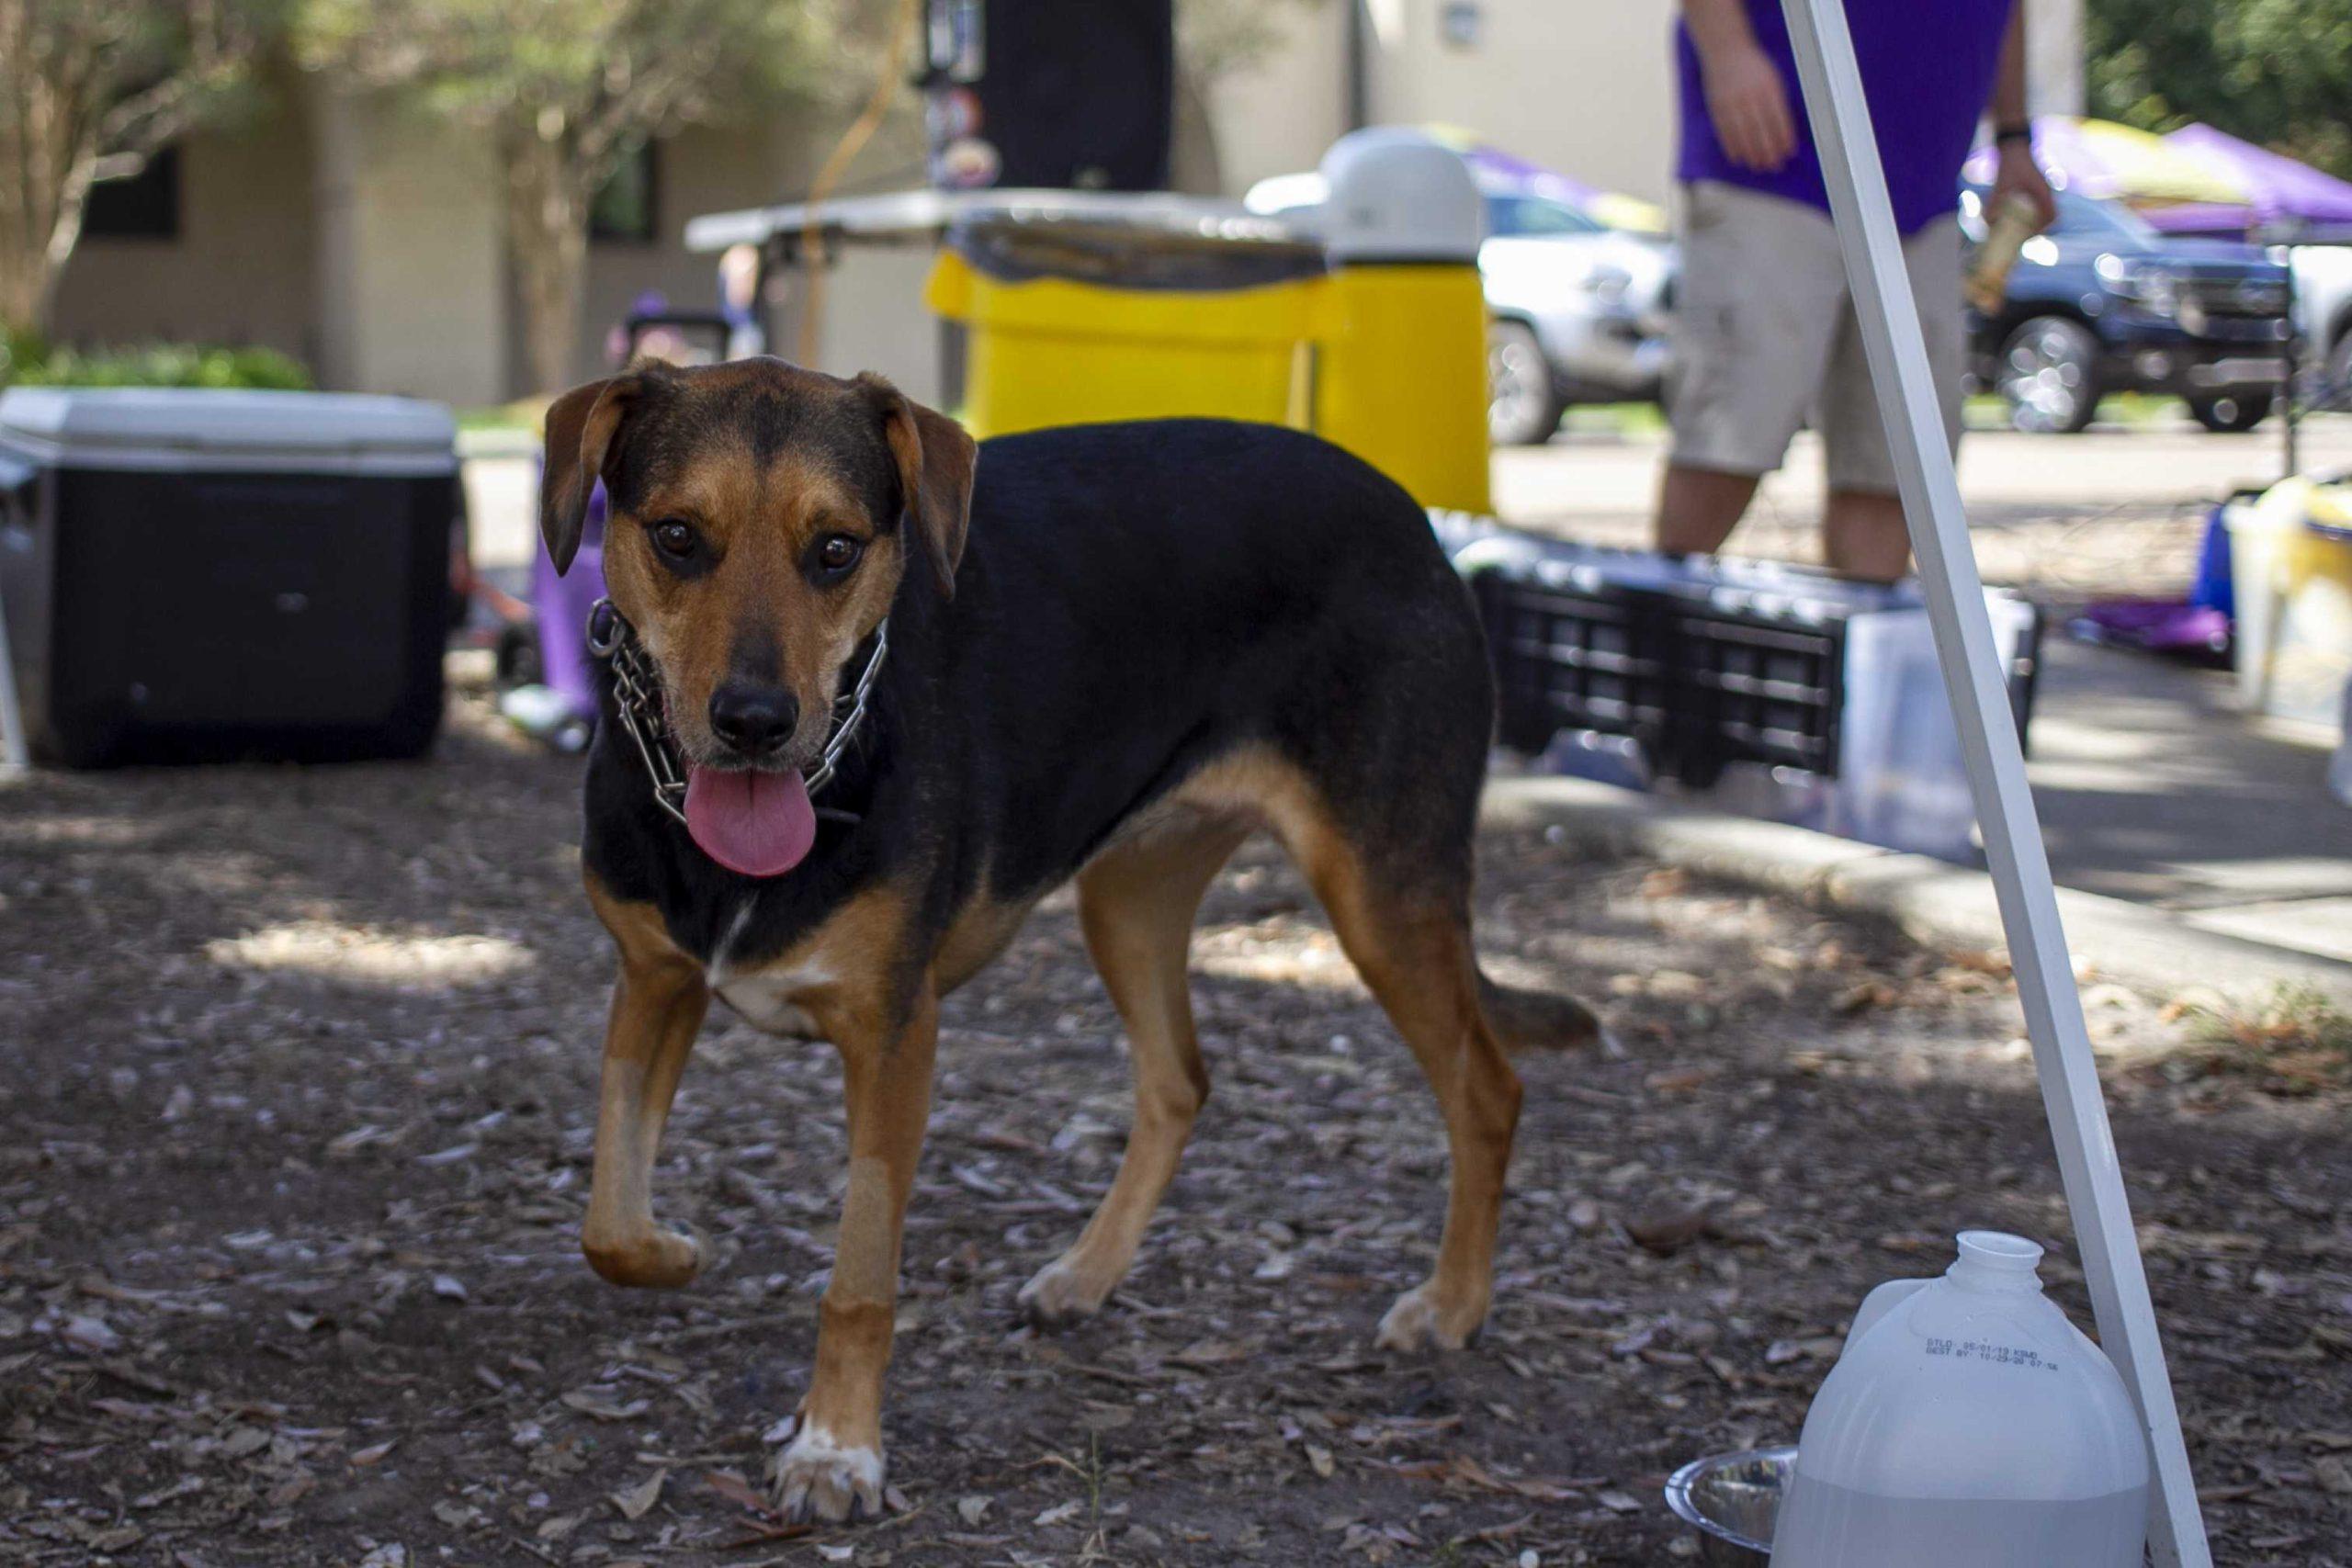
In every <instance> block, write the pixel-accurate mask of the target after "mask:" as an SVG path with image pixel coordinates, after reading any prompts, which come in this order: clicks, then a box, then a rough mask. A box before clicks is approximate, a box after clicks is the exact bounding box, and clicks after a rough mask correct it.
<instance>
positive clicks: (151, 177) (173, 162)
mask: <svg viewBox="0 0 2352 1568" xmlns="http://www.w3.org/2000/svg"><path fill="white" fill-rule="evenodd" d="M82 233H83V235H84V237H85V238H86V239H92V240H176V239H178V238H179V237H180V150H179V149H178V148H176V147H166V148H164V150H163V151H162V152H158V153H156V154H155V155H154V156H153V157H152V158H150V159H148V160H147V166H146V167H145V168H142V169H141V170H140V171H139V172H138V173H137V174H135V175H130V176H128V177H127V178H124V179H119V180H100V181H99V182H98V183H97V184H96V185H94V186H91V187H90V204H89V205H88V206H87V207H85V208H84V209H82Z"/></svg>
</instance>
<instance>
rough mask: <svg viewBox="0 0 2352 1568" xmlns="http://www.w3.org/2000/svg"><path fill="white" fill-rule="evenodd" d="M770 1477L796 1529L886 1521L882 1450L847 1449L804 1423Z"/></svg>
mask: <svg viewBox="0 0 2352 1568" xmlns="http://www.w3.org/2000/svg"><path fill="white" fill-rule="evenodd" d="M797 1425H798V1430H797V1431H796V1432H795V1433H794V1434H793V1438H792V1441H791V1443H790V1444H789V1445H788V1446H786V1449H785V1450H784V1451H783V1452H782V1453H780V1454H778V1455H776V1456H775V1461H774V1464H773V1467H772V1469H771V1472H770V1480H771V1487H772V1490H773V1491H774V1493H775V1506H776V1507H777V1508H778V1509H779V1510H780V1511H781V1512H782V1513H783V1515H784V1517H786V1519H788V1520H790V1521H791V1522H792V1523H794V1524H808V1523H809V1522H811V1521H812V1520H813V1521H821V1522H823V1523H826V1524H833V1525H838V1524H842V1523H845V1522H847V1521H850V1520H854V1519H878V1518H880V1517H882V1475H883V1462H882V1449H881V1446H880V1445H879V1444H875V1445H873V1446H871V1447H868V1446H865V1445H851V1444H844V1443H842V1442H841V1441H840V1440H838V1439H837V1438H834V1436H833V1435H832V1434H831V1432H828V1431H826V1430H825V1429H824V1428H823V1427H819V1426H816V1425H814V1424H812V1423H810V1422H808V1421H805V1420H804V1421H800V1422H799V1423H798V1424H797Z"/></svg>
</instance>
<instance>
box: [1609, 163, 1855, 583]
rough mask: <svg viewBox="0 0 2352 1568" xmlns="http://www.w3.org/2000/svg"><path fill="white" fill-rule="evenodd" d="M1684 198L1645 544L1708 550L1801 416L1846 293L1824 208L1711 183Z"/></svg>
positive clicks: (1690, 189)
mask: <svg viewBox="0 0 2352 1568" xmlns="http://www.w3.org/2000/svg"><path fill="white" fill-rule="evenodd" d="M1680 194H1681V198H1682V199H1681V204H1680V209H1681V242H1682V276H1681V283H1680V292H1679V302H1678V304H1677V307H1676V312H1675V326H1674V344H1675V371H1674V377H1673V386H1672V390H1671V393H1670V395H1669V398H1668V403H1669V408H1670V412H1671V415H1672V418H1673V422H1674V446H1673V451H1672V452H1671V454H1670V455H1669V456H1668V461H1667V468H1666V472H1665V475H1664V477H1663V479H1661V480H1660V481H1659V484H1658V500H1657V519H1656V524H1655V527H1654V529H1653V535H1652V536H1653V537H1654V538H1655V539H1656V541H1657V547H1658V548H1660V549H1662V550H1668V551H1671V552H1674V553H1677V554H1707V555H1712V554H1713V553H1714V552H1715V551H1717V550H1720V549H1721V548H1722V547H1723V545H1724V540H1725V539H1727V538H1728V537H1730V536H1731V531H1732V529H1733V528H1734V527H1735V526H1736V525H1737V524H1738V522H1739V519H1740V516H1741V514H1742V513H1745V512H1746V511H1747V503H1748V502H1749V500H1750V499H1751V498H1752V497H1753V496H1754V495H1755V493H1756V484H1757V480H1758V479H1760V478H1761V477H1762V476H1763V475H1765V474H1767V473H1769V472H1770V471H1771V470H1772V469H1774V468H1778V467H1780V463H1781V455H1782V454H1783V453H1784V452H1786V451H1787V449H1788V445H1789V440H1790V438H1791V437H1792V436H1793V435H1794V434H1796V432H1797V426H1798V425H1799V424H1800V423H1803V422H1804V409H1805V404H1806V402H1807V401H1808V400H1810V399H1811V397H1812V395H1813V389H1814V388H1815V386H1816V385H1818V384H1819V381H1820V378H1821V375H1822V371H1823V367H1824V366H1825V365H1826V362H1827V360H1828V356H1829V351H1830V345H1831V343H1832V342H1833V340H1834V337H1835V334H1836V331H1837V322H1838V298H1839V290H1840V288H1841V285H1840V284H1839V282H1838V271H1837V268H1836V259H1837V239H1836V236H1835V234H1834V232H1833V231H1831V230H1830V227H1829V221H1828V219H1827V218H1826V216H1824V215H1823V214H1822V213H1820V212H1818V211H1816V210H1815V209H1812V208H1809V207H1805V206H1804V205H1802V204H1800V203H1797V202H1793V201H1786V200H1783V199H1781V197H1770V196H1760V195H1758V194H1757V193H1756V192H1754V191H1748V190H1742V189H1740V188H1738V187H1736V186H1725V185H1720V184H1716V183H1713V182H1711V181H1701V182H1699V183H1697V184H1695V185H1691V186H1685V187H1684V188H1683V190H1682V191H1681V193H1680ZM1825 255H1826V257H1827V258H1828V265H1826V266H1825V265H1823V260H1822V258H1823V257H1824V256H1825Z"/></svg>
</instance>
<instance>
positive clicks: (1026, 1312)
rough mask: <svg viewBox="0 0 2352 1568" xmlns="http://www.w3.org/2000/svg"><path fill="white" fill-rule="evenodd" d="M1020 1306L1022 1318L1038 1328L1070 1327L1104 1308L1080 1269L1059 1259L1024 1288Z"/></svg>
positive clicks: (1032, 1277) (1034, 1276)
mask: <svg viewBox="0 0 2352 1568" xmlns="http://www.w3.org/2000/svg"><path fill="white" fill-rule="evenodd" d="M1019 1306H1020V1311H1021V1316H1022V1318H1023V1321H1024V1322H1027V1323H1030V1324H1033V1325H1035V1326H1036V1327H1039V1328H1045V1329H1053V1328H1068V1327H1069V1325H1072V1324H1074V1323H1080V1322H1082V1321H1084V1320H1085V1319H1087V1318H1090V1317H1092V1316H1093V1315H1094V1314H1096V1313H1098V1312H1100V1311H1102V1310H1103V1298H1102V1297H1101V1296H1098V1295H1095V1294H1093V1293H1092V1292H1090V1291H1089V1290H1088V1289H1087V1287H1086V1284H1085V1282H1084V1281H1083V1280H1080V1278H1079V1273H1078V1270H1077V1269H1072V1268H1071V1267H1070V1266H1069V1263H1068V1262H1066V1261H1065V1260H1063V1259H1061V1258H1056V1259H1055V1260H1054V1261H1053V1262H1051V1263H1048V1264H1046V1266H1045V1267H1044V1268H1043V1269H1038V1270H1037V1272H1036V1273H1035V1274H1034V1275H1032V1276H1030V1280H1029V1282H1028V1283H1027V1284H1025V1285H1023V1286H1022V1287H1021V1297H1020V1302H1019Z"/></svg>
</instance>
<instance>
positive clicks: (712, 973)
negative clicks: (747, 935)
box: [704, 903, 838, 1040]
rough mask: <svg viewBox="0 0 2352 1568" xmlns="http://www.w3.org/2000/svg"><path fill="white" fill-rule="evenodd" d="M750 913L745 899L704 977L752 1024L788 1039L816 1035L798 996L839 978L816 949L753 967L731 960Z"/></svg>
mask: <svg viewBox="0 0 2352 1568" xmlns="http://www.w3.org/2000/svg"><path fill="white" fill-rule="evenodd" d="M751 915H752V906H751V905H750V904H749V903H746V904H745V905H744V906H743V908H741V910H740V911H738V913H737V914H736V916H735V919H733V920H731V921H730V922H729V924H728V928H727V934H726V935H725V936H723V937H721V938H719V941H718V951H716V952H715V953H712V954H711V958H710V966H709V967H708V968H707V970H705V971H704V977H705V978H706V979H707V980H708V981H709V983H710V988H711V990H712V991H714V992H715V993H717V995H718V999H719V1000H720V1001H722V1002H725V1003H726V1004H727V1005H728V1006H729V1007H730V1008H732V1009H734V1010H736V1011H737V1012H739V1013H741V1014H742V1015H743V1017H744V1018H745V1019H747V1020H749V1021H751V1023H752V1027H754V1028H756V1029H763V1030H765V1031H767V1032H769V1033H771V1034H780V1035H783V1036H784V1037H785V1038H786V1039H787V1040H814V1039H816V1038H817V1026H816V1022H815V1021H814V1020H812V1019H811V1018H810V1017H809V1013H808V1010H806V1009H805V1008H804V1007H802V1006H801V1004H800V998H802V997H804V996H806V995H807V994H808V993H809V991H811V990H813V989H815V988H816V987H820V986H823V985H827V984H830V983H831V981H833V980H834V979H836V978H838V976H835V974H834V973H833V970H832V968H831V965H829V964H826V963H825V962H824V959H823V955H822V954H820V953H796V954H792V955H789V956H787V957H786V958H784V959H782V960H779V961H778V962H776V963H774V964H763V965H762V966H760V967H758V968H750V969H747V968H742V967H739V966H737V965H736V964H734V963H732V962H731V960H732V958H733V956H734V948H735V942H736V940H737V939H738V938H739V937H741V935H742V932H743V928H744V927H745V926H746V925H747V924H749V923H750V920H751Z"/></svg>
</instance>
